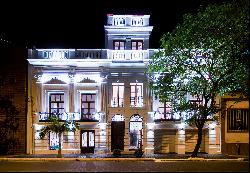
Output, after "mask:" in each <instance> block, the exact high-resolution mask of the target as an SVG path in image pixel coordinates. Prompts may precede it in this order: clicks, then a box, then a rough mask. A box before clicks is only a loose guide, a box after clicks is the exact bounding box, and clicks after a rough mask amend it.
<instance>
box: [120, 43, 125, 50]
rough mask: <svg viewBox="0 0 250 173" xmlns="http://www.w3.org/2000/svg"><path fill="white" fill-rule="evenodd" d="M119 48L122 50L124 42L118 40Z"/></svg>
mask: <svg viewBox="0 0 250 173" xmlns="http://www.w3.org/2000/svg"><path fill="white" fill-rule="evenodd" d="M120 50H124V42H120Z"/></svg>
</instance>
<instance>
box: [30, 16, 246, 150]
mask: <svg viewBox="0 0 250 173" xmlns="http://www.w3.org/2000/svg"><path fill="white" fill-rule="evenodd" d="M149 17H150V16H149V15H112V14H109V15H107V25H106V26H104V29H105V49H29V50H28V62H29V67H28V79H29V80H28V98H30V100H31V101H30V102H29V103H28V115H27V117H28V119H27V136H28V139H27V153H31V154H39V153H47V154H50V153H56V152H57V151H55V148H56V147H57V145H58V137H57V136H56V135H55V134H53V133H51V134H49V135H48V136H47V138H45V139H44V140H41V139H40V138H39V132H40V129H41V127H42V126H43V125H46V123H48V121H47V118H48V116H49V114H50V113H54V112H55V113H57V114H58V116H59V117H60V118H61V119H62V120H76V121H78V122H79V123H80V130H77V131H76V132H75V133H74V132H68V133H67V134H64V138H63V144H62V151H63V153H64V154H66V153H106V152H111V151H113V150H114V149H121V150H123V151H133V150H135V149H137V148H139V147H142V148H143V150H144V151H145V153H178V154H184V153H187V152H192V151H193V149H194V146H195V144H196V140H197V130H195V129H193V128H191V127H189V126H187V125H185V124H183V123H182V121H181V118H180V116H179V115H175V114H170V113H169V112H170V111H171V107H169V104H168V103H160V102H159V100H157V99H155V98H154V96H153V95H152V94H151V91H150V89H149V87H148V85H147V84H148V78H147V76H146V75H145V73H144V72H145V69H146V66H147V63H148V61H149V59H150V57H151V56H152V55H153V54H154V53H155V52H156V51H157V50H155V49H149V38H150V34H151V31H152V30H153V26H150V25H149ZM247 126H248V125H247ZM200 152H206V153H209V154H217V153H221V125H220V124H214V123H211V124H209V125H207V126H206V127H205V128H204V133H203V141H202V144H201V148H200Z"/></svg>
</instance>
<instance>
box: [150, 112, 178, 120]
mask: <svg viewBox="0 0 250 173" xmlns="http://www.w3.org/2000/svg"><path fill="white" fill-rule="evenodd" d="M180 120H181V116H180V115H178V114H172V113H170V112H167V113H161V112H155V113H154V122H162V121H180Z"/></svg>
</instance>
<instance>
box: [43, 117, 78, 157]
mask: <svg viewBox="0 0 250 173" xmlns="http://www.w3.org/2000/svg"><path fill="white" fill-rule="evenodd" d="M58 117H59V116H57V115H54V114H51V115H50V116H49V118H48V120H49V123H48V125H45V126H44V127H43V128H42V129H41V131H40V133H39V136H40V138H41V139H43V138H44V137H45V136H46V135H47V134H48V133H50V132H54V133H57V134H59V150H58V154H57V157H62V153H61V150H62V149H61V135H62V134H63V132H70V131H73V132H75V131H76V130H77V129H79V123H77V122H75V121H63V122H61V121H60V118H58Z"/></svg>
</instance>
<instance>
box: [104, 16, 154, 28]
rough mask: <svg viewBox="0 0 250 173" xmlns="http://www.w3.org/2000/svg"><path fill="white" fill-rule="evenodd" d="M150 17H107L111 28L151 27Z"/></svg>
mask: <svg viewBox="0 0 250 173" xmlns="http://www.w3.org/2000/svg"><path fill="white" fill-rule="evenodd" d="M149 18H150V15H113V14H109V15H108V16H107V25H109V26H110V25H111V26H149Z"/></svg>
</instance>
